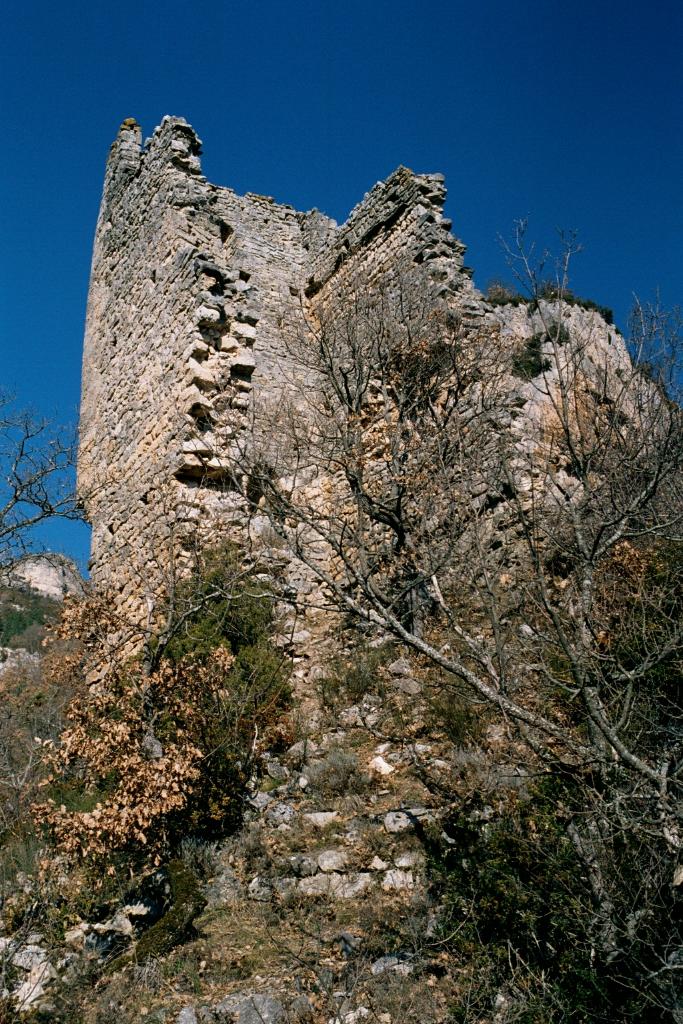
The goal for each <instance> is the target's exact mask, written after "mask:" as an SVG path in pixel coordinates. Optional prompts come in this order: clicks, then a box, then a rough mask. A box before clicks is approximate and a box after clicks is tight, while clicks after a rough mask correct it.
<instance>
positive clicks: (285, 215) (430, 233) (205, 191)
mask: <svg viewBox="0 0 683 1024" xmlns="http://www.w3.org/2000/svg"><path fill="white" fill-rule="evenodd" d="M200 152H201V144H200V141H199V139H198V138H197V135H196V134H195V132H194V131H193V129H192V128H191V127H190V125H188V124H187V123H186V122H185V121H184V120H183V119H182V118H177V117H165V118H164V119H163V121H162V123H161V125H160V126H159V127H158V128H157V129H156V130H155V132H154V134H153V136H152V138H151V139H149V140H148V141H147V142H146V143H145V144H144V145H142V144H141V135H140V129H139V127H138V125H137V124H136V122H135V121H133V120H127V121H124V123H123V124H122V126H121V128H120V130H119V133H118V135H117V138H116V140H115V141H114V143H113V145H112V148H111V152H110V156H109V160H108V163H107V168H106V176H105V183H104V192H103V197H102V203H101V208H100V213H99V218H98V222H97V230H96V236H95V245H94V255H93V262H92V275H91V282H90V292H89V299H88V311H87V321H86V333H85V348H84V357H83V389H82V408H81V427H80V455H79V489H80V493H81V495H82V499H83V502H84V505H85V508H86V514H87V517H88V519H89V520H90V522H91V524H92V527H93V540H92V574H93V579H94V581H95V582H96V583H98V584H105V585H106V586H107V587H108V588H109V589H111V590H112V591H113V593H114V599H115V600H116V602H117V604H118V605H119V607H120V610H121V611H122V612H124V613H125V614H128V615H130V616H131V617H132V618H140V617H141V616H143V617H144V615H145V614H149V612H150V608H151V607H152V606H153V604H154V597H155V594H157V593H158V591H159V588H160V585H161V584H162V582H163V575H164V572H165V570H166V567H167V566H168V560H169V552H170V551H171V550H172V549H173V548H174V546H175V547H177V546H178V544H180V545H181V546H182V543H183V538H184V536H189V534H190V533H191V532H192V530H195V533H196V526H197V523H198V522H199V523H201V520H202V518H203V517H205V516H206V515H207V512H208V511H210V513H211V515H212V516H217V517H218V519H219V520H220V522H221V523H222V528H223V529H224V530H225V531H226V534H227V535H228V536H229V535H230V530H231V529H233V531H234V529H238V528H239V524H240V514H241V512H240V500H239V495H237V494H236V493H235V491H234V489H231V487H230V475H229V467H228V461H227V460H226V450H225V445H226V443H229V439H230V437H231V436H235V435H236V434H238V433H239V432H240V431H245V430H249V427H250V423H251V422H252V421H250V417H251V416H252V415H253V414H254V409H255V408H258V400H259V399H260V398H262V397H264V396H265V397H270V398H272V397H273V396H276V395H277V394H278V392H282V391H284V390H286V389H287V387H288V382H289V381H290V380H291V379H292V376H293V375H296V373H297V367H296V366H292V365H291V360H292V356H291V349H288V346H287V345H286V344H285V340H284V339H285V338H286V336H287V333H288V332H292V331H294V332H296V331H297V330H299V329H300V327H301V324H302V323H304V322H305V316H304V317H302V311H303V312H304V314H306V312H307V311H308V313H310V314H311V315H313V316H314V315H315V311H316V309H320V308H323V307H324V306H325V304H326V303H328V302H332V301H333V299H334V297H335V296H339V295H341V294H343V293H344V291H345V289H347V288H348V287H349V284H350V282H356V283H357V282H358V281H363V282H367V284H368V285H371V284H372V282H377V281H381V280H382V279H383V278H386V277H387V276H388V275H389V276H390V275H391V274H392V273H393V272H394V271H395V270H396V268H398V267H399V266H400V267H406V266H409V267H412V268H419V272H420V273H421V274H423V275H424V281H425V282H426V283H428V286H429V289H430V295H433V296H434V297H435V298H436V299H438V300H439V301H443V302H445V303H446V304H447V305H448V306H449V307H450V308H452V309H455V310H457V314H458V317H459V319H460V323H461V324H463V325H464V327H465V329H468V327H469V328H471V329H472V330H479V329H480V328H481V325H482V324H484V323H485V324H487V325H488V326H489V328H490V329H492V330H495V332H496V337H498V338H500V340H501V344H503V345H504V344H507V343H508V342H509V339H510V338H512V339H513V341H514V338H520V337H521V338H524V337H525V336H530V335H531V334H532V333H533V331H534V329H536V330H537V329H538V328H537V327H536V328H535V327H534V324H533V322H532V320H531V319H530V318H529V316H528V315H527V310H526V309H523V308H522V309H517V308H514V307H506V308H505V309H503V310H501V309H492V307H491V306H490V305H489V304H488V303H486V302H485V301H484V300H483V298H482V296H481V295H480V293H479V292H477V291H476V289H475V288H474V286H473V284H472V282H471V280H470V273H469V271H468V269H467V268H466V267H464V265H463V255H464V251H465V248H464V246H463V245H462V243H461V242H459V241H458V240H457V239H456V238H455V237H454V236H453V235H452V234H451V231H450V227H451V224H450V221H448V220H447V219H446V218H445V217H444V216H443V205H444V199H445V188H444V182H443V177H442V176H441V175H438V174H433V175H420V174H415V173H413V172H412V171H409V170H407V169H406V168H403V167H400V168H399V169H398V170H396V171H395V172H394V173H393V174H392V175H390V177H389V178H387V180H386V181H384V182H380V183H378V184H377V185H375V186H374V188H372V189H371V191H370V192H368V193H367V195H366V196H365V197H364V198H363V200H362V201H361V202H360V203H359V204H358V206H357V207H356V208H355V209H354V210H353V211H352V212H351V214H350V216H349V218H348V220H347V221H346V223H345V224H343V225H341V226H338V225H337V224H336V223H335V222H334V221H332V220H331V219H329V218H328V217H326V216H324V215H323V214H321V213H319V212H318V211H317V210H313V211H310V212H308V213H300V212H298V211H296V210H294V209H293V208H292V207H290V206H286V205H281V204H278V203H276V202H274V200H273V199H271V198H269V197H267V196H260V195H255V194H252V193H247V194H246V195H244V196H240V195H237V194H236V193H235V192H233V191H232V190H231V189H229V188H224V187H219V186H216V185H213V184H211V183H210V182H208V181H207V180H206V178H205V177H204V176H203V175H202V173H201V166H200V159H199V158H200ZM571 317H573V318H574V321H575V323H574V324H570V327H572V329H578V330H582V331H583V335H584V337H587V336H588V334H589V333H592V335H593V336H594V338H595V339H596V341H595V343H596V345H597V349H596V351H598V352H599V353H603V352H604V351H605V350H606V346H612V345H613V346H614V347H613V352H614V356H615V358H616V361H617V363H618V362H620V361H621V362H623V360H624V359H627V357H626V355H625V350H624V347H623V343H622V342H621V339H620V338H619V336H618V335H617V334H616V332H614V331H613V329H611V328H608V327H607V325H606V324H605V323H604V321H603V320H602V319H601V318H600V317H599V316H598V315H597V314H596V313H591V312H587V311H585V310H578V309H576V310H572V312H571ZM506 339H507V341H506ZM586 351H588V349H586ZM582 358H583V357H582ZM600 358H601V355H600ZM516 386H517V387H520V385H519V381H518V382H517V385H516ZM521 387H522V390H523V389H524V387H526V385H524V386H521ZM537 398H538V395H537V394H535V393H533V392H532V391H531V390H530V389H529V388H528V387H526V392H525V393H524V395H523V396H522V404H524V403H526V406H525V417H526V419H525V421H524V422H525V423H526V424H527V427H528V425H529V424H531V425H532V426H531V427H528V429H533V423H534V420H536V421H538V420H539V418H540V414H539V411H538V409H539V406H538V401H537ZM255 399H256V400H257V401H255ZM534 403H536V405H534ZM527 427H524V428H523V429H527ZM520 429H522V428H521V427H520ZM226 439H227V440H226ZM242 513H243V508H242Z"/></svg>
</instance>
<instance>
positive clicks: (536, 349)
mask: <svg viewBox="0 0 683 1024" xmlns="http://www.w3.org/2000/svg"><path fill="white" fill-rule="evenodd" d="M546 339H547V335H546V334H545V332H544V331H540V332H539V333H538V334H534V335H532V336H531V338H529V339H528V341H526V342H525V344H524V347H523V348H522V349H521V350H520V351H518V352H516V353H515V355H514V357H513V359H512V372H513V373H514V375H515V376H516V377H521V378H522V380H533V379H534V378H535V377H538V376H539V375H540V374H542V373H546V372H547V371H548V370H549V369H550V367H551V365H552V364H551V362H550V360H549V359H547V358H546V357H545V356H544V355H543V344H544V342H545V341H546Z"/></svg>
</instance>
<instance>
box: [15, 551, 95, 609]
mask: <svg viewBox="0 0 683 1024" xmlns="http://www.w3.org/2000/svg"><path fill="white" fill-rule="evenodd" d="M0 583H2V584H3V585H4V586H8V587H19V588H28V589H29V590H33V591H35V592H36V593H38V594H42V595H43V597H49V598H52V599H53V600H55V601H61V600H62V599H63V598H65V597H71V596H76V597H80V596H81V595H82V594H83V577H82V576H81V574H80V572H79V571H78V567H77V566H76V563H75V562H73V561H72V560H71V559H70V558H66V557H65V556H64V555H60V554H56V553H55V552H50V551H47V552H45V553H44V554H39V555H26V556H25V557H24V558H21V559H19V561H18V562H15V563H14V564H13V565H12V566H11V568H10V569H8V570H7V571H6V572H5V573H4V575H3V576H2V577H1V578H0Z"/></svg>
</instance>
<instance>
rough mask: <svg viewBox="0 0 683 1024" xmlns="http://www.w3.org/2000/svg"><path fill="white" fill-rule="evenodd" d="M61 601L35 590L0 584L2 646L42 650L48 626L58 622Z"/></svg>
mask: <svg viewBox="0 0 683 1024" xmlns="http://www.w3.org/2000/svg"><path fill="white" fill-rule="evenodd" d="M58 614H59V602H57V601H53V600H52V599H51V598H49V597H44V596H43V595H42V594H38V593H36V592H35V591H33V590H28V589H26V590H21V589H19V588H18V587H1V588H0V647H21V648H24V649H26V650H28V651H31V652H34V651H37V650H39V648H40V643H41V640H42V639H43V637H44V635H45V626H47V625H50V624H52V623H54V622H55V620H56V619H57V616H58Z"/></svg>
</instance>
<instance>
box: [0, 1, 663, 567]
mask: <svg viewBox="0 0 683 1024" xmlns="http://www.w3.org/2000/svg"><path fill="white" fill-rule="evenodd" d="M682 11H683V7H682V6H681V4H680V0H655V2H654V3H650V4H643V3H638V4H636V3H635V2H629V0H625V2H622V3H615V2H614V0H612V2H607V0H592V2H588V0H575V2H573V3H567V2H563V3H559V2H554V0H544V2H537V0H531V2H526V3H511V2H499V0H490V2H487V0H467V2H460V0H451V2H444V0H432V2H431V3H428V4H427V3H415V2H410V0H394V2H388V0H374V2H373V0H364V2H360V0H344V2H343V3H339V2H333V0H318V2H312V0H290V2H276V0H240V2H239V3H236V2H233V0H214V2H213V3H192V2H190V0H182V2H180V0H171V2H168V0H157V2H154V3H152V2H148V0H137V2H136V3H132V2H131V0H117V2H115V3H112V2H107V3H104V2H103V0H87V2H86V0H61V2H59V3H58V2H56V0H50V2H48V0H23V2H18V0H7V3H6V5H5V8H4V13H3V15H2V19H1V21H0V104H1V107H0V113H1V122H0V124H1V129H2V134H3V138H4V146H5V150H4V157H3V158H2V161H1V162H0V183H1V186H2V190H1V195H2V200H1V205H0V232H1V235H2V245H1V246H0V261H1V268H0V274H1V277H0V349H1V352H2V363H1V367H2V370H1V375H0V385H1V386H3V387H4V388H9V389H12V390H13V391H15V392H16V393H17V395H18V397H19V399H20V401H21V403H22V404H24V405H26V404H31V405H32V406H34V407H35V408H37V409H38V410H40V411H41V412H44V413H45V414H48V415H55V416H57V417H58V418H59V419H60V420H62V421H69V420H71V421H73V419H74V418H75V416H76V414H77V406H78V394H79V385H80V380H79V378H80V357H81V342H82V329H83V317H84V312H85V302H86V292H87V283H88V272H89V263H90V251H91V244H92V235H93V230H94V226H95V219H96V215H97V208H98V203H99V197H100V189H101V184H102V174H103V168H104V161H105V158H106V155H107V150H108V147H109V145H110V143H111V141H112V139H113V137H114V135H115V133H116V130H117V128H118V125H119V123H120V122H121V121H122V120H123V118H125V117H130V116H134V117H136V118H137V119H138V120H139V121H140V122H141V124H142V125H143V130H144V132H145V133H150V132H151V131H152V129H153V128H154V126H155V125H156V124H158V122H159V121H160V119H161V117H162V116H163V115H164V114H166V113H170V114H177V115H182V116H184V117H186V118H187V119H188V120H189V121H190V122H191V123H192V124H193V125H194V127H195V128H196V130H197V131H198V132H199V135H200V136H201V138H202V139H203V141H204V147H205V156H204V158H203V166H204V172H205V173H206V174H207V176H208V177H209V179H210V180H212V181H215V182H216V183H219V184H224V185H229V186H231V187H232V188H235V189H237V190H238V191H248V190H251V191H254V192H260V193H266V194H269V195H273V196H275V198H276V199H278V200H280V201H283V202H289V203H292V204H293V205H294V206H296V207H297V208H299V209H302V210H305V209H309V208H311V207H313V206H317V207H318V208H320V209H322V210H324V211H325V212H326V213H328V214H330V215H331V216H333V217H335V218H336V219H337V220H339V221H341V220H343V219H344V218H345V217H346V215H347V213H348V211H349V210H350V208H351V207H352V206H353V205H354V204H355V203H356V202H357V201H358V199H359V198H360V197H361V196H362V195H363V193H364V192H366V191H367V189H368V188H369V187H370V186H371V185H372V184H373V183H374V182H375V181H376V180H378V179H380V178H383V177H385V176H386V175H387V174H388V173H389V172H390V171H392V170H393V169H394V167H395V166H397V165H398V164H400V163H402V164H406V165H408V166H409V167H412V168H413V169H415V170H417V171H442V172H443V173H445V175H446V179H447V184H448V188H449V197H448V203H447V213H448V215H449V216H451V217H452V219H453V224H454V231H455V233H456V234H457V235H458V236H459V237H461V238H462V239H463V240H464V241H465V242H466V244H467V245H468V247H469V254H468V262H469V263H470V264H471V265H472V266H473V267H474V268H475V281H476V282H477V283H478V284H479V285H480V287H485V285H486V283H487V282H488V280H490V279H491V278H493V277H496V276H504V274H505V264H504V259H503V256H502V254H501V251H500V248H499V245H498V242H497V236H498V234H499V233H502V234H509V232H510V229H511V227H512V224H513V221H514V220H515V218H519V217H525V216H529V217H530V219H531V230H532V233H533V234H534V235H535V236H536V237H538V238H539V239H540V240H541V242H548V241H551V240H552V238H553V232H554V229H555V228H556V227H564V228H576V229H578V231H579V233H580V237H581V239H582V241H583V243H584V246H585V252H584V254H583V255H582V257H581V258H580V260H579V262H578V263H577V266H576V272H575V276H574V287H575V291H577V292H578V293H579V294H582V295H586V296H588V297H591V298H594V299H596V300H598V301H600V302H602V303H604V304H606V305H611V306H613V307H614V309H615V312H616V317H617V322H618V323H621V324H623V323H624V322H625V320H626V315H627V310H628V307H629V305H630V302H631V298H632V294H633V292H637V293H638V294H640V295H641V296H643V297H650V296H651V295H652V294H653V292H654V290H655V289H656V288H659V289H660V290H661V295H662V298H663V300H664V301H665V302H666V303H667V304H674V303H676V302H680V301H681V298H682V297H683V287H682V286H683V260H682V259H681V255H682V253H681V239H682V237H683V230H682V229H683V215H682V203H681V194H682V191H683V133H682V131H681V129H682V128H683V124H682V118H681V110H682V108H683V103H682V101H683V78H682V72H681V64H682V62H681V47H682V44H683V13H682ZM46 542H47V543H49V544H51V545H52V546H55V547H62V548H66V549H67V550H68V551H70V552H71V553H72V554H75V555H76V556H78V557H80V558H82V557H83V556H84V553H85V548H86V544H87V539H86V535H85V532H84V531H82V530H81V531H78V530H74V529H73V528H71V529H66V528H56V527H55V528H53V529H51V530H50V531H48V533H47V535H46Z"/></svg>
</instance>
